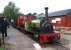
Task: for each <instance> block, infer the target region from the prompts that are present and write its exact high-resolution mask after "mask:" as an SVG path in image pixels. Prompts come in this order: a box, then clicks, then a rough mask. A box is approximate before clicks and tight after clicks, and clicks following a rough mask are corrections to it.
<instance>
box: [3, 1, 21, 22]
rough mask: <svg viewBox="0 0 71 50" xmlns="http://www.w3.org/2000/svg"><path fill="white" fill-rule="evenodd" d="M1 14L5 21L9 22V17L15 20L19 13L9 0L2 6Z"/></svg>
mask: <svg viewBox="0 0 71 50" xmlns="http://www.w3.org/2000/svg"><path fill="white" fill-rule="evenodd" d="M3 14H4V16H5V17H6V19H7V21H8V22H11V19H13V20H16V18H17V17H18V16H19V15H20V14H21V13H19V8H17V7H16V6H15V4H14V3H13V2H9V4H8V5H7V6H6V7H5V8H4V12H3Z"/></svg>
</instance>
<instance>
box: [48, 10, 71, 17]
mask: <svg viewBox="0 0 71 50" xmlns="http://www.w3.org/2000/svg"><path fill="white" fill-rule="evenodd" d="M69 12H71V9H66V10H60V11H56V12H53V13H49V14H48V16H64V15H67V14H68V13H69Z"/></svg>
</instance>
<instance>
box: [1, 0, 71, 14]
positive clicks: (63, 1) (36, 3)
mask: <svg viewBox="0 0 71 50" xmlns="http://www.w3.org/2000/svg"><path fill="white" fill-rule="evenodd" d="M10 1H12V2H14V3H15V4H16V6H17V7H19V8H20V12H22V13H24V14H27V13H29V12H31V13H33V12H36V13H44V7H49V12H54V11H58V10H63V9H69V8H71V0H0V13H1V12H3V9H4V7H5V6H6V5H7V4H8V2H10Z"/></svg>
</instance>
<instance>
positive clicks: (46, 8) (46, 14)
mask: <svg viewBox="0 0 71 50" xmlns="http://www.w3.org/2000/svg"><path fill="white" fill-rule="evenodd" d="M45 18H46V19H48V7H45Z"/></svg>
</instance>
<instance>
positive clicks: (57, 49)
mask: <svg viewBox="0 0 71 50" xmlns="http://www.w3.org/2000/svg"><path fill="white" fill-rule="evenodd" d="M49 47H51V48H54V49H55V50H71V49H70V48H68V47H66V46H64V45H63V44H62V43H59V42H56V43H52V44H47V45H46V44H45V45H44V47H43V48H49Z"/></svg>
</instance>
